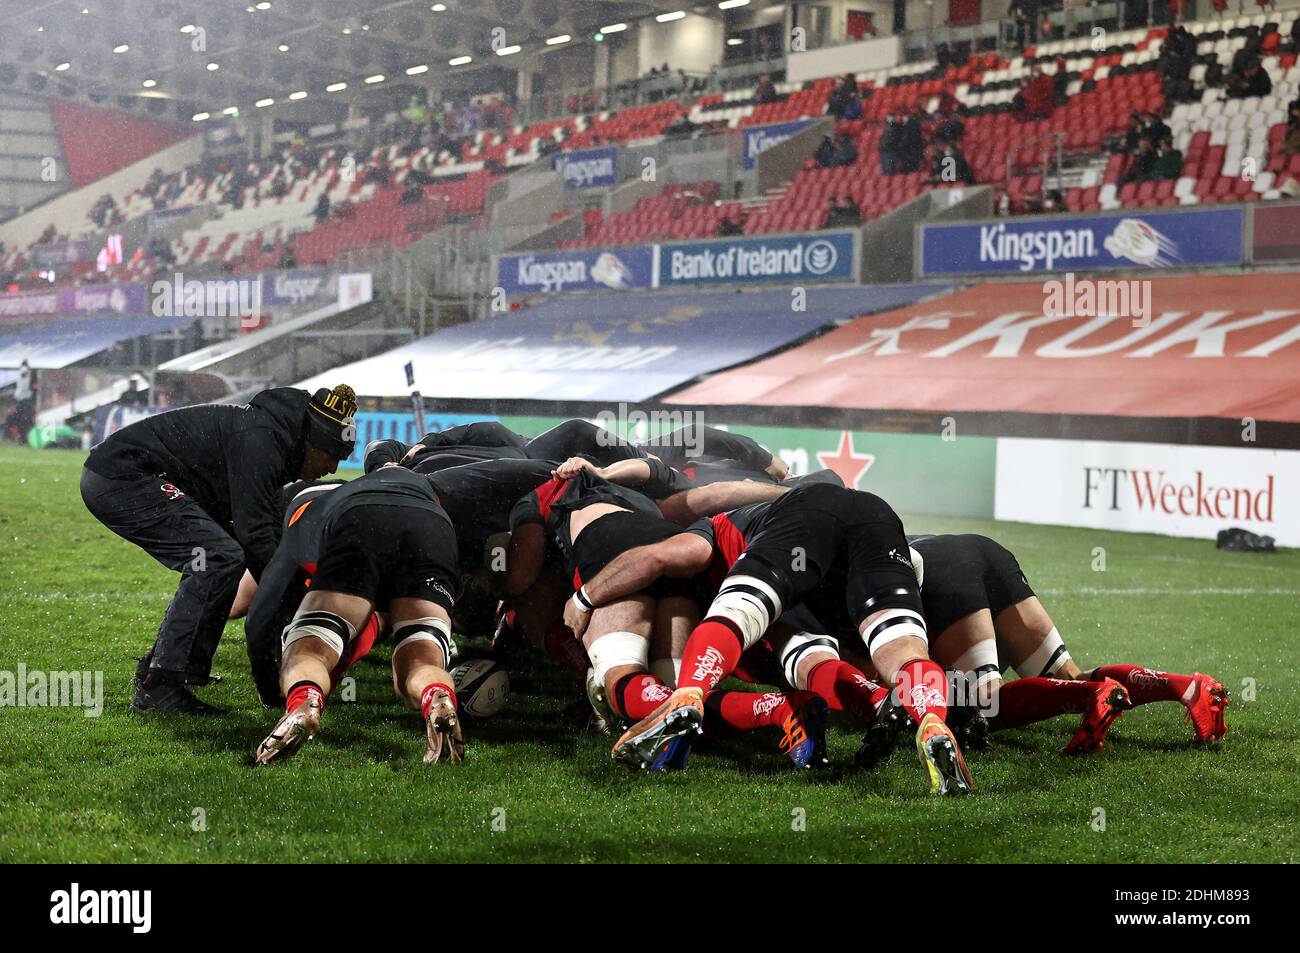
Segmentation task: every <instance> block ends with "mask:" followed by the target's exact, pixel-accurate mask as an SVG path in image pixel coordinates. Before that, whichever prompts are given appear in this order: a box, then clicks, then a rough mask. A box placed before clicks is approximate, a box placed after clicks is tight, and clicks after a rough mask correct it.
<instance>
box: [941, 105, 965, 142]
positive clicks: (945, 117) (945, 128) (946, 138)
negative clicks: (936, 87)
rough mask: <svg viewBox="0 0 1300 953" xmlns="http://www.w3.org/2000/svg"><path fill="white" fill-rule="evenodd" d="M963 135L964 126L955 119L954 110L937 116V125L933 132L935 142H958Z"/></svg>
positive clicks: (955, 113)
mask: <svg viewBox="0 0 1300 953" xmlns="http://www.w3.org/2000/svg"><path fill="white" fill-rule="evenodd" d="M954 102H955V100H954ZM965 134H966V126H965V125H964V124H963V123H962V121H961V120H960V119H959V118H958V117H957V112H956V110H955V109H953V110H949V111H944V112H941V113H940V114H939V124H938V125H937V126H936V127H935V130H934V141H935V142H960V141H961V137H962V136H964V135H965Z"/></svg>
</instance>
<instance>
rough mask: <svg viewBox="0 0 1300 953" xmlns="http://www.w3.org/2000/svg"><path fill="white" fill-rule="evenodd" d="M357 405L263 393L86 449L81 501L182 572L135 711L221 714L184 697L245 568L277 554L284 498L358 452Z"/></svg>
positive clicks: (341, 397) (347, 399)
mask: <svg viewBox="0 0 1300 953" xmlns="http://www.w3.org/2000/svg"><path fill="white" fill-rule="evenodd" d="M356 406H357V405H356V395H355V394H354V393H353V391H352V388H350V387H348V386H347V385H345V384H343V385H339V386H338V387H335V388H334V389H333V390H332V391H331V390H326V389H325V388H321V389H320V390H318V391H317V392H316V393H315V394H314V395H313V394H308V393H307V392H306V391H303V390H297V389H295V388H292V387H277V388H274V389H272V390H266V391H262V392H261V393H260V394H257V395H256V396H254V397H253V399H252V400H250V401H249V402H248V404H247V405H245V406H236V405H231V404H203V405H200V406H196V407H185V408H182V409H180V410H173V411H168V412H167V413H164V414H158V415H157V416H154V417H148V418H145V419H144V420H140V421H137V422H136V423H133V424H131V425H130V426H127V427H124V428H122V429H121V430H119V431H117V432H116V433H114V434H112V435H110V436H109V437H108V438H106V439H105V440H104V441H103V442H102V443H100V444H99V445H97V446H96V447H95V448H94V449H92V450H91V451H90V456H89V457H87V458H86V465H85V469H84V470H83V471H82V475H81V498H82V500H84V501H85V504H86V508H87V509H89V510H90V512H91V513H92V514H93V515H94V516H95V518H96V519H98V520H99V521H100V522H101V523H103V524H104V525H105V526H107V527H108V528H109V529H111V530H112V531H113V532H115V533H117V534H118V535H119V536H121V537H122V538H123V539H127V540H130V541H131V542H133V543H135V544H136V545H137V546H139V547H140V548H142V549H143V550H145V552H147V553H149V555H151V556H153V557H154V558H155V559H157V560H158V561H159V562H160V563H162V564H163V565H164V566H166V567H167V568H169V569H174V570H176V571H177V572H179V573H181V583H180V587H179V588H178V589H177V590H176V595H175V596H174V597H173V598H172V601H171V604H170V605H169V606H168V607H167V614H166V615H165V616H163V621H162V625H161V626H160V627H159V629H158V635H157V639H156V640H155V642H154V646H153V649H152V650H151V651H150V652H149V654H148V655H147V656H145V658H144V659H142V660H141V662H140V667H139V668H138V669H137V670H136V687H135V697H134V698H133V700H132V702H131V704H132V707H133V708H135V709H136V710H137V711H148V710H151V709H156V710H160V711H174V712H184V713H187V714H220V709H217V708H214V707H212V706H211V705H207V704H204V703H203V702H201V701H199V700H198V699H197V698H195V697H194V695H193V694H192V693H191V692H190V691H189V689H188V688H187V687H186V686H187V685H202V684H206V683H207V682H208V676H209V672H210V670H211V667H212V657H213V655H215V654H216V650H217V643H218V642H219V641H220V640H221V632H222V628H223V627H224V625H225V622H226V617H227V615H228V614H229V612H230V604H231V602H232V601H233V600H234V598H235V591H236V589H237V588H238V586H239V580H240V577H241V576H242V575H243V572H244V568H245V567H247V568H248V570H249V571H250V572H251V573H252V575H253V578H254V579H257V578H260V577H261V574H262V570H263V569H264V568H265V567H266V565H267V563H269V562H270V560H271V557H272V555H273V554H274V553H275V547H276V543H277V542H278V540H279V534H280V507H279V494H280V488H281V487H282V486H284V484H286V483H289V482H291V481H293V480H297V479H299V478H303V479H308V480H315V479H318V478H320V477H322V476H324V475H326V474H328V473H333V472H334V471H335V469H336V468H337V467H338V463H339V461H340V460H343V459H346V458H347V457H349V456H351V454H352V448H353V446H354V445H355V442H356V426H355V422H354V419H353V418H354V416H355V414H356Z"/></svg>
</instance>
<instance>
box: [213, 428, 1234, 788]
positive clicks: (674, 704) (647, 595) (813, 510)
mask: <svg viewBox="0 0 1300 953" xmlns="http://www.w3.org/2000/svg"><path fill="white" fill-rule="evenodd" d="M364 469H365V476H363V477H361V478H358V479H357V480H354V481H352V482H351V483H349V484H346V486H345V488H344V489H342V490H340V489H338V488H337V486H338V485H337V484H329V483H327V484H313V485H306V486H303V485H299V486H296V487H292V488H290V491H291V494H292V499H288V500H286V512H285V519H284V526H283V536H282V540H281V543H280V548H279V550H278V551H277V554H276V559H275V562H274V563H273V564H272V566H271V567H269V568H268V571H267V573H266V575H265V576H264V578H263V583H262V586H261V587H260V588H257V589H256V591H255V594H254V588H255V587H253V586H251V584H249V582H250V581H249V580H246V586H245V587H244V588H243V589H242V590H241V597H240V600H239V601H238V603H237V608H236V610H235V612H236V613H237V612H242V611H244V610H245V609H247V611H248V624H247V626H246V630H247V632H248V651H249V657H250V662H251V663H252V666H253V671H254V680H255V683H256V684H257V687H258V691H259V694H260V695H261V697H262V699H263V701H264V702H266V703H268V704H278V703H280V702H281V701H283V704H284V715H283V716H282V717H281V718H280V719H279V720H278V722H277V723H276V725H275V726H274V728H273V729H272V731H271V733H270V734H269V735H268V736H267V738H266V739H265V740H263V741H262V742H261V744H259V746H258V748H257V750H256V752H255V762H256V763H258V764H265V763H268V762H271V761H274V760H279V759H283V758H285V757H287V756H288V755H290V754H292V753H293V752H294V751H296V750H297V749H298V748H299V747H301V745H302V744H303V743H304V742H305V741H307V740H309V739H310V738H312V737H313V736H314V735H315V734H316V733H317V732H318V731H319V730H320V728H321V723H322V717H321V716H322V712H323V708H324V705H325V700H326V698H327V697H328V695H329V693H330V690H331V688H332V687H333V686H334V685H335V684H337V682H338V679H339V677H340V675H341V673H342V672H343V671H344V670H345V669H346V668H347V667H348V666H349V665H351V664H353V663H355V662H356V661H357V660H358V659H359V658H361V657H362V656H364V655H365V654H366V652H368V651H369V649H370V647H371V646H372V645H373V644H374V641H375V639H376V638H377V637H379V636H380V634H381V632H388V633H390V634H391V638H392V640H393V641H394V643H395V644H394V650H393V684H394V689H395V691H396V692H397V694H398V696H399V698H401V699H402V700H403V701H404V702H405V703H406V704H407V705H408V706H409V707H410V708H412V709H413V710H417V711H419V713H420V716H421V719H422V721H423V723H424V728H425V739H426V751H425V755H424V758H425V761H426V762H430V763H436V762H440V761H450V762H457V761H460V760H462V759H463V757H464V750H465V747H464V746H465V741H464V737H463V733H462V726H461V724H460V719H459V717H458V715H457V712H456V695H455V689H454V686H453V684H452V680H451V678H450V676H449V675H448V674H447V671H446V669H447V668H448V666H449V664H450V659H451V656H452V654H453V652H454V645H453V643H452V640H451V632H452V628H453V626H454V628H455V629H456V630H457V631H460V632H469V631H476V630H480V629H483V628H486V627H487V626H489V625H491V622H492V620H493V619H494V618H495V619H496V620H497V631H496V636H495V638H496V641H497V643H498V644H501V643H504V642H505V641H506V640H508V639H509V638H511V637H519V638H523V639H526V640H527V641H528V642H530V643H532V644H533V645H535V646H537V647H538V648H541V649H543V650H544V651H545V652H546V654H547V655H548V656H550V658H551V659H552V660H554V661H555V662H556V663H557V664H559V665H561V666H563V667H564V668H567V669H568V670H570V671H571V672H572V673H573V674H574V675H575V676H577V678H579V679H582V680H583V681H584V682H585V687H586V695H587V698H588V699H589V702H590V705H591V707H592V708H593V709H594V712H595V714H596V716H597V717H596V723H597V724H598V725H603V726H609V725H619V726H620V727H621V728H622V729H623V732H622V734H621V736H620V737H619V738H618V740H617V742H616V743H615V744H614V746H613V749H612V752H611V754H612V757H613V759H614V760H615V761H617V762H619V763H622V764H624V765H626V766H628V767H631V768H634V769H648V770H653V771H660V770H681V769H684V768H685V767H686V762H687V756H688V753H689V751H690V747H691V745H692V744H693V743H696V742H697V741H698V740H699V739H700V738H701V737H705V738H708V737H716V736H722V735H727V734H735V733H738V732H750V731H756V730H758V729H763V728H769V727H772V728H776V729H779V732H778V734H779V736H780V741H779V748H780V750H781V751H782V752H783V753H784V754H785V756H786V757H788V759H789V760H790V762H791V763H792V764H793V765H794V766H795V767H798V768H820V767H824V766H825V765H826V764H828V763H829V759H828V756H827V749H826V740H825V736H826V726H827V719H828V712H829V711H835V712H843V713H845V714H846V716H847V717H851V718H853V719H854V720H856V721H857V722H858V723H859V724H861V725H862V726H864V727H865V729H866V733H865V736H864V738H863V742H862V745H861V747H860V749H859V751H858V754H857V757H856V759H855V761H856V763H857V764H858V765H860V766H862V767H866V768H870V767H872V766H874V765H876V764H878V763H879V762H881V761H882V760H883V759H884V758H886V757H888V756H889V754H890V753H891V752H892V750H893V749H894V747H895V746H896V744H897V743H898V742H899V740H900V739H902V738H903V737H905V736H907V735H911V736H912V737H913V739H914V742H915V748H916V751H917V754H918V757H919V760H920V762H921V764H922V766H923V768H924V771H925V777H926V780H927V784H928V788H929V790H930V791H931V793H934V794H948V795H956V794H964V793H967V792H968V791H970V790H971V788H972V779H971V775H970V772H969V770H968V769H967V766H966V763H965V758H964V755H963V752H962V747H963V745H965V746H966V747H968V748H969V747H982V746H984V745H985V744H986V743H987V734H988V732H989V731H997V730H1003V729H1007V728H1015V727H1020V726H1023V725H1027V724H1030V723H1033V722H1036V721H1041V720H1045V719H1048V718H1051V717H1054V716H1056V715H1059V714H1063V713H1076V714H1079V715H1081V722H1080V725H1079V727H1078V729H1077V731H1076V732H1075V734H1074V737H1073V738H1072V739H1071V740H1070V742H1069V744H1067V746H1066V749H1065V750H1066V751H1070V752H1085V751H1095V750H1099V749H1100V748H1101V747H1102V745H1103V743H1104V740H1105V737H1106V733H1107V731H1108V729H1109V728H1110V726H1111V724H1112V723H1113V722H1114V721H1115V719H1116V718H1118V717H1119V715H1120V714H1121V713H1122V712H1123V711H1125V710H1126V709H1128V708H1130V707H1132V706H1134V705H1139V704H1146V703H1148V702H1155V701H1177V702H1179V703H1181V704H1182V705H1183V706H1184V707H1185V708H1186V709H1187V711H1188V715H1189V718H1190V719H1191V721H1192V724H1193V728H1194V731H1195V736H1196V738H1197V739H1198V740H1200V741H1213V740H1217V739H1218V738H1221V737H1222V736H1223V734H1224V731H1225V724H1224V710H1225V708H1226V706H1227V693H1226V692H1225V690H1224V688H1223V686H1222V685H1221V684H1220V683H1218V682H1217V681H1215V680H1214V679H1213V678H1211V677H1209V676H1207V675H1203V674H1200V673H1197V674H1194V675H1179V674H1174V673H1167V672H1159V671H1154V670H1152V669H1148V668H1145V667H1141V666H1136V665H1105V666H1101V667H1099V668H1096V669H1093V670H1092V671H1090V672H1083V671H1081V670H1080V669H1079V667H1078V666H1077V665H1076V664H1075V663H1074V661H1073V660H1072V659H1071V657H1070V655H1069V653H1068V652H1067V651H1066V650H1065V646H1064V644H1063V642H1062V640H1061V637H1060V635H1059V633H1058V632H1057V630H1056V628H1055V626H1054V625H1053V624H1052V622H1051V619H1050V618H1049V617H1048V615H1047V613H1046V611H1045V610H1044V609H1043V607H1042V604H1041V603H1040V602H1039V601H1038V599H1037V597H1036V596H1035V595H1034V593H1033V591H1032V589H1031V588H1030V587H1029V584H1028V582H1027V581H1026V579H1025V576H1024V574H1023V572H1022V571H1021V570H1020V567H1019V565H1018V564H1017V562H1016V560H1015V557H1014V556H1012V555H1011V553H1009V552H1008V551H1007V550H1005V549H1003V548H1002V547H1000V546H998V544H996V543H995V542H993V541H992V540H989V539H987V538H985V537H979V536H915V537H911V538H909V537H907V536H905V535H904V530H903V525H902V522H901V520H900V519H899V517H898V516H897V514H896V513H894V511H893V510H892V509H891V508H890V507H889V505H888V504H887V503H886V502H885V501H884V500H882V499H880V498H879V497H877V496H875V495H873V494H871V493H867V492H863V491H859V490H853V489H846V488H845V487H843V486H842V485H840V481H839V479H838V477H836V476H835V475H834V474H833V473H830V472H829V471H821V472H819V473H814V474H809V475H807V476H804V477H799V478H792V477H790V475H789V473H788V470H787V469H786V467H785V465H784V463H783V462H782V461H781V460H780V458H778V457H774V456H773V455H772V454H771V453H769V452H768V451H766V450H764V449H763V448H762V447H761V446H760V445H759V444H757V443H756V442H755V441H753V440H751V439H750V438H748V437H745V436H743V435H741V434H736V433H732V432H727V431H720V430H714V429H712V428H705V427H699V428H684V429H683V430H682V431H678V432H674V433H670V434H666V435H663V436H662V437H660V438H659V439H658V440H657V441H656V442H655V443H653V444H648V445H636V444H633V443H630V442H627V441H624V440H621V439H619V438H617V437H615V436H614V435H612V434H610V433H608V432H607V431H604V430H603V429H601V428H598V427H596V426H595V425H593V424H590V423H588V422H586V421H580V420H572V421H568V422H566V423H564V424H561V425H559V426H558V427H556V428H553V429H552V430H550V431H548V432H547V433H545V434H542V435H541V436H539V437H537V438H534V439H532V440H529V439H527V438H524V437H521V436H519V435H517V434H514V433H512V432H511V431H509V430H508V429H506V428H504V427H503V426H501V425H500V424H497V423H487V422H485V423H475V424H469V425H465V426H462V427H456V428H452V429H450V430H447V431H443V432H441V433H437V434H429V435H427V436H426V437H424V438H422V439H421V441H420V442H419V443H417V444H415V445H413V446H407V445H404V444H402V443H400V442H398V441H395V440H383V441H375V442H373V443H372V444H370V445H369V446H368V447H367V448H366V450H365V454H364ZM309 587H310V588H309ZM232 614H233V613H232ZM453 618H454V620H455V621H454V623H453V621H452V620H453ZM1006 668H1013V669H1015V671H1016V672H1017V674H1018V675H1019V676H1020V677H1019V678H1018V679H1017V680H1015V681H1012V682H1008V683H1006V684H1005V685H1004V684H1003V683H1002V678H1001V675H1002V672H1003V671H1004V670H1005V669H1006ZM731 675H734V676H736V677H738V678H740V679H743V680H748V681H751V682H758V683H762V684H766V685H777V686H780V687H781V690H780V691H775V692H773V691H734V690H728V689H724V688H720V687H719V686H720V683H721V682H722V681H723V679H725V678H726V677H728V676H731Z"/></svg>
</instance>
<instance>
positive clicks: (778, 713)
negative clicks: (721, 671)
mask: <svg viewBox="0 0 1300 953" xmlns="http://www.w3.org/2000/svg"><path fill="white" fill-rule="evenodd" d="M811 697H812V693H811V692H789V693H786V694H782V693H781V692H763V693H761V694H760V693H759V692H714V693H713V694H712V695H710V696H709V700H708V701H707V702H705V705H704V712H705V714H706V715H708V716H709V717H710V721H712V719H717V721H718V723H720V724H722V725H725V726H726V727H727V728H730V729H731V730H732V731H753V730H755V729H756V728H769V727H772V726H774V725H775V726H776V727H780V726H781V725H783V724H785V720H786V719H787V718H789V717H790V716H791V715H792V714H794V710H795V708H796V707H798V706H799V705H800V704H802V703H803V702H804V701H806V700H807V699H809V698H811ZM709 723H710V722H706V723H705V730H706V731H707V730H709Z"/></svg>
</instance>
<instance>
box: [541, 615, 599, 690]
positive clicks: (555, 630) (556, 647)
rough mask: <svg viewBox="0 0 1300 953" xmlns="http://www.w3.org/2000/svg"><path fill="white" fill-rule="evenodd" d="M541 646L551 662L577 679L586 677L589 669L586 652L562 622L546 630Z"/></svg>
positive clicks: (589, 664)
mask: <svg viewBox="0 0 1300 953" xmlns="http://www.w3.org/2000/svg"><path fill="white" fill-rule="evenodd" d="M542 646H543V648H545V649H546V654H547V655H549V656H550V657H551V660H552V661H553V662H556V663H558V664H559V665H561V666H563V667H564V668H567V669H568V670H569V671H570V672H572V673H573V674H574V675H577V676H578V677H579V678H586V677H587V669H589V668H591V660H590V659H588V658H587V650H586V649H584V648H583V647H582V643H581V642H580V641H578V640H577V639H575V638H574V637H573V630H572V629H570V628H569V627H568V626H567V625H565V624H564V623H563V622H557V623H555V625H553V626H551V627H550V628H549V629H547V630H546V635H545V636H544V637H543V639H542Z"/></svg>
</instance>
